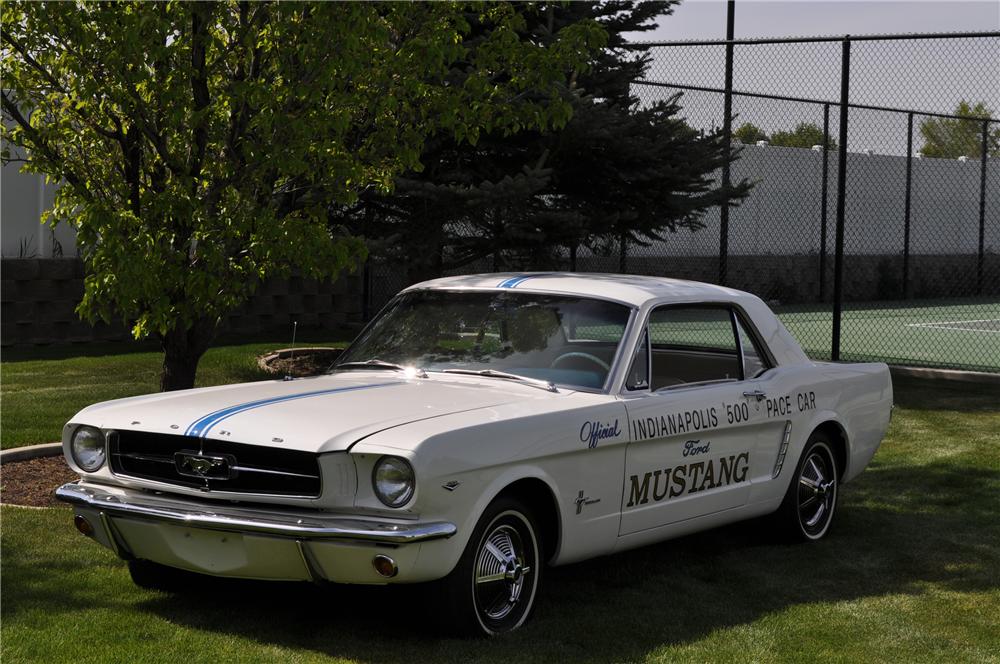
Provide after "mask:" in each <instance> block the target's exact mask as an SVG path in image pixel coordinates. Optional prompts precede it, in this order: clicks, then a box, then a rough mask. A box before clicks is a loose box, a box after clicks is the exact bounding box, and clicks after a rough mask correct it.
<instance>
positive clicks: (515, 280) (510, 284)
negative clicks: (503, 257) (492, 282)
mask: <svg viewBox="0 0 1000 664" xmlns="http://www.w3.org/2000/svg"><path fill="white" fill-rule="evenodd" d="M532 276H534V275H530V274H529V275H524V276H520V277H511V278H510V279H507V280H505V281H501V282H500V283H499V284H497V288H514V287H515V286H517V285H518V284H520V283H522V282H524V281H527V280H528V279H531V278H532Z"/></svg>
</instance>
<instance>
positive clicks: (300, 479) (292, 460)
mask: <svg viewBox="0 0 1000 664" xmlns="http://www.w3.org/2000/svg"><path fill="white" fill-rule="evenodd" d="M108 448H109V449H108V452H109V455H108V456H109V459H110V467H111V472H112V473H113V474H114V475H116V476H118V477H122V478H128V479H135V480H147V481H153V482H160V483H164V484H171V485H174V486H178V487H185V488H189V489H198V490H201V491H205V492H208V493H213V494H215V493H217V494H231V493H239V494H254V495H271V496H282V497H289V498H318V497H319V496H320V494H321V493H322V488H323V487H322V476H321V473H320V469H319V460H318V456H317V455H316V454H313V453H311V452H302V451H299V450H288V449H283V448H280V447H264V446H260V445H248V444H246V443H235V442H230V441H226V440H214V439H211V438H198V437H194V436H182V435H177V434H162V433H151V432H145V431H129V430H118V431H113V432H110V434H109V436H108ZM219 460H224V461H225V464H224V465H225V468H224V472H222V471H220V470H219V465H218V464H219ZM198 468H205V469H206V470H205V474H204V475H201V474H199V473H198Z"/></svg>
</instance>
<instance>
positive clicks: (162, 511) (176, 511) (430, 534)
mask: <svg viewBox="0 0 1000 664" xmlns="http://www.w3.org/2000/svg"><path fill="white" fill-rule="evenodd" d="M56 497H57V498H59V499H60V500H63V501H65V502H67V503H70V504H72V505H75V506H78V507H86V508H90V509H93V510H97V511H98V512H100V513H102V519H104V518H105V515H107V516H109V517H116V518H126V519H137V520H145V521H156V522H160V523H168V524H172V525H178V526H187V527H190V528H198V529H202V530H219V531H226V532H234V533H252V534H255V535H264V536H271V537H283V538H288V539H294V540H310V541H312V540H354V541H358V540H361V541H366V542H374V543H379V544H388V545H401V544H410V543H413V542H426V541H428V540H435V539H443V538H447V537H451V536H452V535H454V534H455V532H456V530H457V529H456V528H455V525H454V524H451V523H445V522H432V523H412V524H410V523H397V522H391V521H374V520H370V519H355V518H347V517H343V516H336V517H324V516H321V515H315V516H314V515H308V516H299V515H290V516H289V515H280V514H275V513H267V514H266V516H263V515H262V516H257V515H253V514H251V513H252V512H253V510H252V509H250V508H247V507H241V508H228V507H218V508H217V507H215V506H214V505H208V504H205V503H193V504H190V505H183V504H181V503H180V501H177V500H171V499H165V498H161V497H159V496H154V495H147V494H138V493H137V492H134V491H128V492H126V491H124V490H115V489H114V488H111V487H108V488H107V489H105V488H102V487H99V486H96V485H93V484H87V485H83V484H80V483H79V482H71V483H69V484H64V485H63V486H61V487H59V488H58V489H56Z"/></svg>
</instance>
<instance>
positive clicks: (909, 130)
mask: <svg viewBox="0 0 1000 664" xmlns="http://www.w3.org/2000/svg"><path fill="white" fill-rule="evenodd" d="M912 181H913V111H910V112H909V113H907V114H906V196H905V199H904V200H905V203H904V205H903V299H904V300H908V299H910V187H911V183H912Z"/></svg>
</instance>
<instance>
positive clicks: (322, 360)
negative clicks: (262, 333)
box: [257, 347, 343, 378]
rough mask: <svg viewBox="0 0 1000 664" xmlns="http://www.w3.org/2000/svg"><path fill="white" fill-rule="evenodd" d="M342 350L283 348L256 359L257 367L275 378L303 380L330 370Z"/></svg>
mask: <svg viewBox="0 0 1000 664" xmlns="http://www.w3.org/2000/svg"><path fill="white" fill-rule="evenodd" d="M341 351H343V349H342V348H325V347H324V348H283V349H281V350H275V351H271V352H270V353H265V354H264V355H261V356H260V357H258V358H257V365H258V366H259V367H260V368H261V369H263V370H264V371H267V372H268V373H271V374H274V375H277V376H292V377H294V378H305V377H308V376H318V375H319V374H321V373H323V372H325V371H326V370H327V369H329V368H330V365H331V364H333V363H334V361H335V360H336V359H337V357H338V356H339V355H340V353H341Z"/></svg>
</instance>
